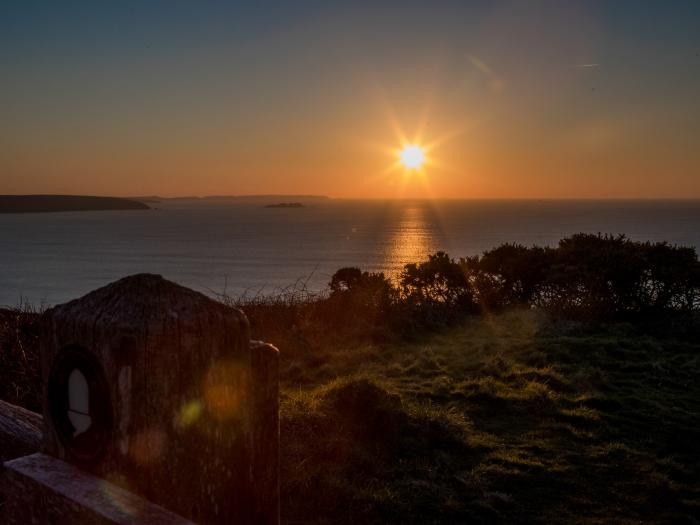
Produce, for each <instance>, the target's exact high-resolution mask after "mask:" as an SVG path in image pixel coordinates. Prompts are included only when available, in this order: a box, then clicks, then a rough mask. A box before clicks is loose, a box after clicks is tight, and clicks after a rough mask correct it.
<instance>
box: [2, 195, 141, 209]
mask: <svg viewBox="0 0 700 525" xmlns="http://www.w3.org/2000/svg"><path fill="white" fill-rule="evenodd" d="M148 209H150V207H149V206H148V205H147V204H144V203H143V202H140V201H137V200H132V199H122V198H119V197H90V196H78V195H0V213H48V212H60V211H101V210H148Z"/></svg>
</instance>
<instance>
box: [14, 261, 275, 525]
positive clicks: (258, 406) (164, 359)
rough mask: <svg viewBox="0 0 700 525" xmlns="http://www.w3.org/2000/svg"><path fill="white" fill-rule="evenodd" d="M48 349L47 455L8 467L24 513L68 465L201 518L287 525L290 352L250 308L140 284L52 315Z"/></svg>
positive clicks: (45, 336) (120, 286)
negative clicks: (284, 468)
mask: <svg viewBox="0 0 700 525" xmlns="http://www.w3.org/2000/svg"><path fill="white" fill-rule="evenodd" d="M41 344H42V348H41V355H42V376H43V379H44V384H45V394H46V395H45V403H44V426H45V432H44V441H45V442H44V450H43V452H44V454H35V455H33V456H27V457H26V458H20V459H19V460H14V461H13V462H10V463H9V464H7V468H8V470H9V471H11V472H10V477H11V478H14V479H15V480H20V478H22V483H21V484H22V485H23V486H24V487H25V490H24V492H25V494H24V495H22V494H14V495H13V496H12V497H14V498H16V499H15V501H14V502H12V503H11V504H10V505H11V506H12V507H16V509H15V510H14V511H13V512H15V514H17V515H20V514H21V513H22V512H23V511H22V509H23V508H24V509H25V510H26V509H27V508H30V507H32V506H33V507H34V511H36V502H33V501H32V494H31V485H32V483H34V484H37V485H41V484H42V479H38V478H41V476H38V475H36V471H37V469H38V470H39V471H41V462H42V461H45V462H46V463H47V465H48V466H47V468H49V469H55V468H57V467H56V464H57V462H56V459H58V460H60V462H58V464H68V465H71V466H72V467H71V468H75V467H77V469H79V471H81V472H87V473H90V474H92V475H94V476H95V479H101V480H106V481H107V482H109V483H110V484H112V485H115V486H118V487H121V488H123V489H126V491H128V492H129V493H134V494H137V495H139V496H141V497H143V498H145V499H146V500H148V501H149V502H154V503H156V504H158V505H160V506H162V507H165V508H166V509H168V510H169V511H172V512H174V513H177V515H179V516H180V517H184V518H187V519H188V520H193V521H196V522H201V523H278V521H279V481H278V453H279V415H278V353H277V350H276V349H275V348H274V347H272V346H270V345H266V344H263V343H251V341H250V332H249V326H248V321H247V319H246V317H245V316H244V314H243V313H242V312H240V311H238V310H236V309H233V308H230V307H228V306H225V305H223V304H221V303H218V302H216V301H213V300H211V299H209V298H207V297H205V296H204V295H202V294H200V293H197V292H194V291H192V290H189V289H187V288H183V287H181V286H179V285H177V284H175V283H172V282H169V281H167V280H165V279H163V278H161V277H160V276H156V275H146V274H144V275H135V276H132V277H127V278H124V279H121V280H120V281H117V282H115V283H112V284H110V285H108V286H106V287H104V288H100V289H99V290H96V291H94V292H91V293H89V294H87V295H86V296H84V297H82V298H80V299H77V300H75V301H71V302H69V303H66V304H64V305H61V306H58V307H55V308H53V309H51V310H49V311H48V312H47V313H46V315H45V316H44V320H43V330H42V343H41ZM23 460H24V461H25V464H23V463H22V461H23ZM30 460H31V462H33V463H32V465H31V468H29V467H28V466H27V464H26V462H27V461H30ZM37 462H38V463H37ZM18 484H19V483H18ZM27 487H29V489H27ZM69 499H70V498H69ZM10 510H12V509H10ZM47 512H49V513H50V512H53V514H51V515H49V514H47V515H46V516H44V517H45V518H47V521H48V519H53V520H57V514H56V513H57V512H60V510H59V511H57V510H56V509H53V510H51V509H49V510H47ZM127 515H128V512H127ZM40 518H41V516H40ZM58 518H60V516H58ZM132 518H134V520H135V521H136V522H138V520H137V519H136V518H138V516H132ZM56 522H58V523H61V521H60V519H58V521H56ZM25 523H26V522H25Z"/></svg>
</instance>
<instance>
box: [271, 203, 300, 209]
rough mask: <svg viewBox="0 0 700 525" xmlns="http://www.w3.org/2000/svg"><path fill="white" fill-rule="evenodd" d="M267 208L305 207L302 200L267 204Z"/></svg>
mask: <svg viewBox="0 0 700 525" xmlns="http://www.w3.org/2000/svg"><path fill="white" fill-rule="evenodd" d="M265 207H266V208H303V207H304V205H303V204H302V203H301V202H278V203H277V204H267V205H266V206H265Z"/></svg>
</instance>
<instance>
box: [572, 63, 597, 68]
mask: <svg viewBox="0 0 700 525" xmlns="http://www.w3.org/2000/svg"><path fill="white" fill-rule="evenodd" d="M599 65H600V64H596V63H592V64H576V65H575V66H574V67H598V66H599Z"/></svg>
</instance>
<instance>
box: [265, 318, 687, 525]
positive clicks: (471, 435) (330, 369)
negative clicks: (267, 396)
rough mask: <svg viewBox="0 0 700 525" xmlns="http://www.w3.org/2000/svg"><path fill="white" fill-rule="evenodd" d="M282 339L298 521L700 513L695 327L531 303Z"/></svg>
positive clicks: (620, 519)
mask: <svg viewBox="0 0 700 525" xmlns="http://www.w3.org/2000/svg"><path fill="white" fill-rule="evenodd" d="M273 342H274V341H273ZM282 348H283V374H282V458H283V466H282V467H283V468H282V493H283V501H282V505H283V506H282V508H283V518H284V519H285V521H287V522H288V523H309V522H315V523H351V522H361V523H370V522H382V523H464V522H466V521H472V522H474V521H476V522H492V521H507V522H538V521H539V522H547V523H602V522H616V523H639V522H640V521H642V522H645V523H657V522H658V523H668V522H687V523H695V522H697V520H698V519H699V517H700V483H699V480H700V455H699V454H698V443H700V384H698V382H697V378H698V377H699V376H700V352H699V350H700V345H699V344H698V343H697V342H689V341H683V340H676V339H673V338H671V337H668V336H664V337H654V336H651V335H646V334H644V333H641V332H640V331H638V330H637V329H635V328H634V327H632V326H629V325H620V324H618V325H611V326H597V327H595V328H591V327H586V326H585V325H581V324H575V323H564V322H552V321H550V320H548V319H547V318H546V317H545V316H543V315H540V314H537V313H536V312H533V311H518V312H511V313H508V314H502V315H499V316H496V317H487V318H477V319H471V320H469V321H467V322H465V323H464V324H462V325H460V326H457V327H454V328H451V329H447V330H445V331H443V332H441V333H438V334H432V335H429V336H425V337H424V338H422V339H420V340H416V341H412V342H409V343H405V342H396V341H395V342H385V343H383V344H358V345H353V346H350V347H343V346H342V345H341V346H328V347H324V348H322V349H320V348H316V349H314V348H308V347H307V346H304V345H300V346H299V348H300V350H299V351H298V353H296V355H294V352H293V351H290V352H289V353H288V354H287V355H286V356H285V354H284V347H282ZM290 354H292V355H290Z"/></svg>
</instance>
